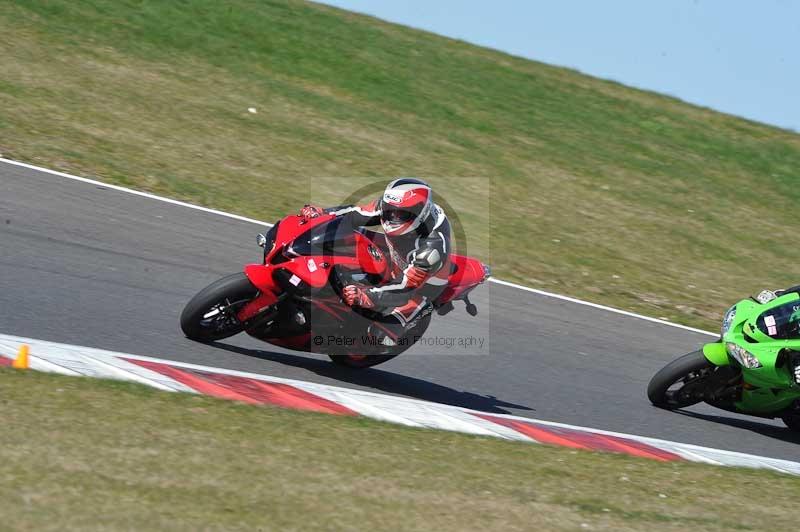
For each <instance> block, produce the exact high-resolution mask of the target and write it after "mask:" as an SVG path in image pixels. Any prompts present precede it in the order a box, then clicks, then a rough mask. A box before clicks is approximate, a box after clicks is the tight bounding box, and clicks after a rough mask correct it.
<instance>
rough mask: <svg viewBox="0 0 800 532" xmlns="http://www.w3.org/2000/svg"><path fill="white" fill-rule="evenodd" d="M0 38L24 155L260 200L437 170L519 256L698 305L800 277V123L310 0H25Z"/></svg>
mask: <svg viewBox="0 0 800 532" xmlns="http://www.w3.org/2000/svg"><path fill="white" fill-rule="evenodd" d="M0 57H2V71H3V76H2V79H0V152H2V153H3V154H4V155H6V156H7V157H11V158H15V159H19V160H24V161H29V162H33V163H37V164H42V165H45V166H48V167H53V168H57V169H61V170H65V171H70V172H75V173H78V174H86V175H91V176H99V177H100V178H101V179H104V180H107V181H109V182H114V183H119V184H122V185H128V186H133V187H136V188H139V189H144V190H148V191H152V192H156V193H159V194H165V195H168V196H172V197H177V198H182V199H186V200H189V201H193V202H196V203H199V204H203V205H210V206H213V207H217V208H221V209H227V210H231V211H234V212H237V213H241V214H245V215H249V216H253V217H257V218H263V219H271V218H275V217H277V216H280V215H282V214H284V213H286V212H287V211H295V210H296V209H297V208H298V207H299V206H300V205H302V204H303V203H305V202H307V201H309V200H314V201H317V202H319V203H322V204H336V203H338V202H339V201H340V200H341V199H342V196H343V193H342V191H349V189H351V188H352V186H353V183H352V182H349V181H348V179H347V178H346V176H367V177H370V176H372V177H379V176H392V175H422V176H431V177H430V180H431V181H432V183H433V184H434V185H435V186H436V187H437V188H438V190H440V191H443V192H445V196H446V198H447V199H448V202H449V203H450V204H451V205H452V207H453V210H454V211H455V212H457V213H458V215H459V217H460V219H461V220H462V222H463V223H464V226H465V228H466V230H467V234H468V235H470V239H471V240H470V242H471V243H470V251H471V252H474V253H476V254H478V255H479V256H481V257H482V258H484V259H486V260H487V261H488V262H490V263H492V265H493V266H494V269H495V272H496V273H497V274H498V276H500V277H502V278H505V279H508V280H513V281H518V282H522V283H525V284H528V285H533V286H536V287H539V288H543V289H547V290H554V291H558V292H562V293H568V294H571V295H576V296H580V297H583V298H586V299H590V300H593V301H597V302H602V303H606V304H611V305H615V306H619V307H624V308H628V309H632V310H636V311H639V312H643V313H645V314H649V315H654V316H664V317H667V318H669V319H673V320H676V321H680V322H684V323H688V324H692V325H700V326H705V327H712V325H713V326H714V327H715V326H716V323H715V322H716V320H717V319H718V318H719V316H720V314H721V311H722V310H723V309H724V308H726V307H727V306H728V305H729V304H730V303H731V302H733V301H734V300H736V299H739V298H740V296H742V295H745V294H747V293H752V292H755V291H757V290H759V289H760V288H762V287H781V286H786V285H790V284H794V283H796V282H797V279H796V278H793V277H792V276H793V274H794V272H795V271H796V268H794V265H795V264H797V263H798V260H800V249H799V248H798V247H797V246H795V245H794V242H795V234H794V233H795V227H794V226H795V224H794V223H792V222H791V217H790V216H788V214H789V213H791V212H793V208H794V206H795V204H796V203H797V202H798V200H800V188H798V187H797V183H798V175H797V169H798V168H800V136H798V135H796V134H793V133H790V132H787V131H783V130H779V129H776V128H771V127H767V126H764V125H761V124H757V123H753V122H749V121H745V120H741V119H738V118H734V117H731V116H727V115H723V114H720V113H715V112H712V111H710V110H708V109H703V108H698V107H694V106H690V105H686V104H684V103H682V102H680V101H678V100H676V99H673V98H669V97H665V96H661V95H657V94H653V93H648V92H644V91H639V90H634V89H630V88H627V87H624V86H622V85H619V84H616V83H613V82H609V81H602V80H598V79H594V78H591V77H587V76H583V75H580V74H578V73H576V72H574V71H571V70H567V69H563V68H556V67H552V66H548V65H543V64H540V63H536V62H532V61H527V60H523V59H520V58H516V57H512V56H509V55H505V54H502V53H499V52H495V51H491V50H487V49H483V48H479V47H475V46H471V45H468V44H466V43H464V42H460V41H455V40H451V39H446V38H442V37H439V36H435V35H432V34H429V33H424V32H420V31H415V30H412V29H409V28H405V27H401V26H397V25H393V24H388V23H384V22H381V21H378V20H375V19H372V18H369V17H365V16H359V15H355V14H352V13H348V12H345V11H340V10H337V9H334V8H330V7H326V6H320V5H316V4H311V3H305V2H300V1H296V0H264V1H258V2H256V1H252V0H231V1H229V2H224V3H221V2H216V1H214V0H194V1H193V2H158V1H148V0H125V1H120V0H84V1H81V2H75V1H71V0H69V1H68V0H48V1H38V0H37V1H29V0H17V1H7V2H3V3H1V4H0ZM249 107H254V108H256V109H257V113H256V114H252V113H249V112H248V108H249ZM320 176H334V177H337V179H334V180H324V179H319V177H320ZM448 176H455V177H448ZM458 176H476V177H477V178H479V179H477V180H469V181H468V180H465V179H464V178H463V177H458ZM487 191H490V192H491V194H490V196H491V198H490V199H488V197H489V196H488V195H487ZM345 195H346V194H345ZM787 216H788V217H787ZM489 235H491V249H490V245H489V242H490V238H489Z"/></svg>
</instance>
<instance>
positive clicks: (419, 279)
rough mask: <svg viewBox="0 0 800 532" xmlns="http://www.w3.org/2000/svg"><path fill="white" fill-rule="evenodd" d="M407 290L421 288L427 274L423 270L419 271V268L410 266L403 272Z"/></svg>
mask: <svg viewBox="0 0 800 532" xmlns="http://www.w3.org/2000/svg"><path fill="white" fill-rule="evenodd" d="M405 276H406V279H408V282H406V287H407V288H416V287H418V286H422V284H423V283H424V282H425V280H426V279H427V278H428V272H426V271H425V270H421V269H419V268H415V267H414V266H410V267H409V268H407V269H406V271H405Z"/></svg>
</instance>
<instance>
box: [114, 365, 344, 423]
mask: <svg viewBox="0 0 800 532" xmlns="http://www.w3.org/2000/svg"><path fill="white" fill-rule="evenodd" d="M124 360H126V361H128V362H132V363H134V364H137V365H139V366H142V367H144V368H147V369H149V370H151V371H155V372H157V373H160V374H162V375H166V376H167V377H171V378H173V379H175V380H176V381H178V382H180V383H181V384H185V385H186V386H189V387H190V388H193V389H194V390H196V391H198V392H200V393H202V394H206V395H211V396H214V397H219V398H222V399H231V400H234V401H241V402H245V403H250V404H256V405H273V406H279V407H283V408H290V409H293V410H305V411H310V412H320V413H323V414H337V415H347V416H356V415H358V414H357V413H356V412H354V411H353V410H351V409H349V408H347V407H346V406H344V405H340V404H338V403H334V402H333V401H329V400H327V399H325V398H323V397H319V396H318V395H314V394H312V393H309V392H306V391H304V390H301V389H299V388H297V387H295V386H292V385H290V384H283V383H273V382H264V381H259V380H256V379H251V378H247V377H239V376H236V375H225V374H222V373H211V372H206V371H198V370H192V369H178V368H175V367H174V366H170V365H168V364H160V363H158V362H150V361H145V360H135V359H131V358H125V359H124Z"/></svg>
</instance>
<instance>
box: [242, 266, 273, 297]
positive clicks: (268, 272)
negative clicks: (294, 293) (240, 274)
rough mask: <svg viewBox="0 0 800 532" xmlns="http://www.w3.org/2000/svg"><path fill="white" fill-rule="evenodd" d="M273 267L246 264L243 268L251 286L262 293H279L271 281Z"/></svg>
mask: <svg viewBox="0 0 800 532" xmlns="http://www.w3.org/2000/svg"><path fill="white" fill-rule="evenodd" d="M273 269H274V268H273V267H272V266H271V265H264V264H248V265H247V266H245V267H244V274H245V275H246V276H247V278H248V279H250V282H251V283H253V286H255V287H256V288H258V289H259V290H261V291H262V292H280V288H278V287H277V286H276V285H275V281H273V280H272V271H273Z"/></svg>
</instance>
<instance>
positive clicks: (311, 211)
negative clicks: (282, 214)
mask: <svg viewBox="0 0 800 532" xmlns="http://www.w3.org/2000/svg"><path fill="white" fill-rule="evenodd" d="M323 214H325V211H323V210H322V209H320V208H319V207H317V206H316V205H306V206H304V207H303V208H302V209H301V210H300V216H302V217H303V218H316V217H317V216H322V215H323Z"/></svg>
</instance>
